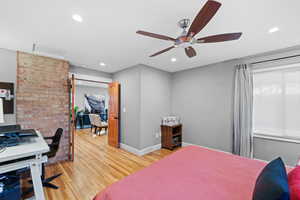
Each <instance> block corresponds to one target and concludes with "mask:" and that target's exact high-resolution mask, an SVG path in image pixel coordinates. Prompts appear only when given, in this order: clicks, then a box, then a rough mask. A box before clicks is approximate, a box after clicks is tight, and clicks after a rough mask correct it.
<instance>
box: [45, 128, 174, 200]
mask: <svg viewBox="0 0 300 200" xmlns="http://www.w3.org/2000/svg"><path fill="white" fill-rule="evenodd" d="M171 153H172V152H171V151H169V150H165V149H161V150H158V151H155V152H152V153H150V154H148V155H145V156H143V157H139V156H136V155H134V154H131V153H129V152H126V151H124V150H122V149H116V148H113V147H110V146H108V145H107V136H106V135H104V136H97V137H95V138H94V137H92V136H91V133H90V130H89V129H86V130H81V131H77V133H76V137H75V160H74V162H63V163H59V164H55V165H51V166H49V167H47V169H46V171H47V175H48V176H50V175H54V174H57V173H60V172H62V173H63V175H62V176H61V177H60V178H58V179H56V180H55V181H53V183H54V184H56V185H58V186H59V187H60V188H59V189H58V190H52V189H45V194H46V197H47V199H48V200H91V199H92V198H93V197H94V196H95V195H96V194H97V193H98V192H100V191H101V190H103V189H104V188H105V187H106V186H108V185H110V184H112V183H114V182H116V181H118V180H120V179H122V178H124V177H126V176H128V175H130V174H132V173H134V172H136V171H138V170H140V169H143V168H144V167H146V166H148V165H150V164H151V163H153V162H155V161H157V160H160V159H162V158H163V157H165V156H166V155H169V154H171Z"/></svg>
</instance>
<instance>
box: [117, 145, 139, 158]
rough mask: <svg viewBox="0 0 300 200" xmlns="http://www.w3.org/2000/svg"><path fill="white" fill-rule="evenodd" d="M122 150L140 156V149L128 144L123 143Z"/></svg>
mask: <svg viewBox="0 0 300 200" xmlns="http://www.w3.org/2000/svg"><path fill="white" fill-rule="evenodd" d="M120 148H121V149H124V150H125V151H128V152H130V153H133V154H135V155H139V151H140V150H138V149H136V148H134V147H132V146H129V145H127V144H123V143H120Z"/></svg>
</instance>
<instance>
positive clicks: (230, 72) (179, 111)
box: [172, 61, 235, 152]
mask: <svg viewBox="0 0 300 200" xmlns="http://www.w3.org/2000/svg"><path fill="white" fill-rule="evenodd" d="M234 65H235V62H234V61H231V62H224V63H219V64H215V65H211V66H207V67H201V68H196V69H192V70H186V71H182V72H178V73H175V74H174V75H173V81H172V82H173V87H172V111H173V113H174V114H175V115H178V116H180V117H181V120H182V123H183V141H184V142H188V143H192V144H198V145H202V146H206V147H211V148H216V149H220V150H223V151H228V152H231V149H232V111H233V87H234V82H233V80H234Z"/></svg>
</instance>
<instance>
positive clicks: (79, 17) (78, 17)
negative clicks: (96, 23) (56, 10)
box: [72, 14, 82, 22]
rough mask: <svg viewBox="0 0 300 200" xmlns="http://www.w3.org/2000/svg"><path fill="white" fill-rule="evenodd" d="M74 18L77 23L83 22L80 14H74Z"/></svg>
mask: <svg viewBox="0 0 300 200" xmlns="http://www.w3.org/2000/svg"><path fill="white" fill-rule="evenodd" d="M72 18H73V19H74V20H75V21H76V22H82V17H81V16H80V15H78V14H74V15H72Z"/></svg>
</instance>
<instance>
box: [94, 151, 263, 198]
mask: <svg viewBox="0 0 300 200" xmlns="http://www.w3.org/2000/svg"><path fill="white" fill-rule="evenodd" d="M265 165H266V163H264V162H261V161H256V160H250V159H247V158H242V157H239V156H234V155H231V154H228V153H223V152H219V151H213V150H209V149H206V148H201V147H196V146H189V147H185V148H183V149H181V150H179V151H177V152H175V153H173V154H172V155H170V156H167V157H166V158H164V159H162V160H160V161H158V162H156V163H154V164H152V165H151V166H149V167H147V168H145V169H143V170H141V171H138V172H136V173H134V174H132V175H130V176H128V177H126V178H124V179H123V180H121V181H119V182H116V183H114V184H112V185H111V186H109V187H108V188H106V189H105V190H103V191H102V192H101V193H99V194H98V195H97V196H96V197H95V199H94V200H251V199H252V191H253V189H254V185H255V181H256V177H257V176H258V174H259V172H260V171H261V169H262V168H263V167H264V166H265Z"/></svg>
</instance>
